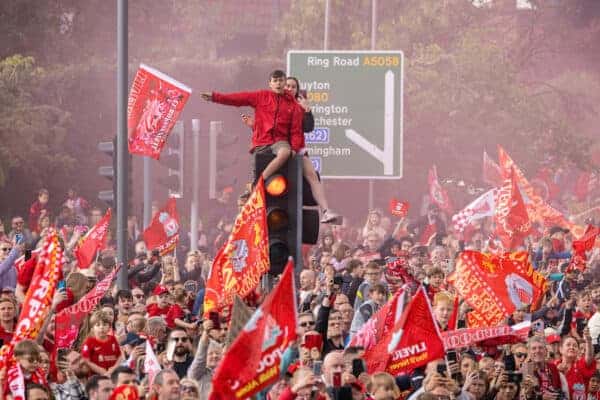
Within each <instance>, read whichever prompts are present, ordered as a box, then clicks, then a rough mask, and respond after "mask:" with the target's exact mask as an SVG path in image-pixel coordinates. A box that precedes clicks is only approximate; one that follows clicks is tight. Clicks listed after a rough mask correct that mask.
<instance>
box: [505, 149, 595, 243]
mask: <svg viewBox="0 0 600 400" xmlns="http://www.w3.org/2000/svg"><path fill="white" fill-rule="evenodd" d="M498 160H499V162H500V168H501V171H502V176H503V177H504V179H507V178H509V177H510V176H511V174H512V172H511V168H514V170H515V174H516V178H517V182H518V184H519V187H520V188H521V190H522V191H523V193H524V195H525V196H526V199H525V202H526V206H527V213H528V214H529V218H530V219H531V220H532V221H540V222H542V223H543V224H544V225H545V226H548V227H549V226H554V225H558V226H562V227H566V228H569V229H570V230H571V232H573V234H574V235H575V236H576V237H580V236H582V235H583V232H584V229H583V227H582V226H579V225H575V224H573V223H572V222H570V221H569V220H568V219H566V218H565V216H564V215H563V214H562V213H561V212H560V211H557V210H556V209H554V208H552V207H551V206H550V205H549V204H547V203H546V202H545V201H544V200H543V199H542V198H541V197H540V196H539V195H538V194H537V193H535V190H534V188H533V185H531V183H529V181H528V180H527V178H525V174H523V171H521V169H520V168H519V166H518V165H516V164H515V162H514V161H513V160H512V158H510V156H509V155H508V153H507V152H506V151H505V150H504V149H503V148H502V146H500V145H498Z"/></svg>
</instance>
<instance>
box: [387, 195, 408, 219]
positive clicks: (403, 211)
mask: <svg viewBox="0 0 600 400" xmlns="http://www.w3.org/2000/svg"><path fill="white" fill-rule="evenodd" d="M409 207H410V204H409V203H408V201H399V200H398V199H396V198H393V199H392V200H390V213H391V214H392V215H394V216H396V217H400V218H404V217H406V216H407V215H408V208H409Z"/></svg>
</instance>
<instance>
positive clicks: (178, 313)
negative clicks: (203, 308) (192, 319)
mask: <svg viewBox="0 0 600 400" xmlns="http://www.w3.org/2000/svg"><path fill="white" fill-rule="evenodd" d="M184 317H185V312H184V311H183V308H181V306H180V305H179V304H173V305H172V306H171V307H169V311H168V312H167V316H166V317H165V321H166V322H167V326H168V327H169V329H173V328H175V318H177V319H181V320H182V319H183V318H184Z"/></svg>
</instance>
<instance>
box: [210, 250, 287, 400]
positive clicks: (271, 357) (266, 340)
mask: <svg viewBox="0 0 600 400" xmlns="http://www.w3.org/2000/svg"><path fill="white" fill-rule="evenodd" d="M295 288H296V286H295V284H294V264H293V262H292V261H291V259H290V261H289V262H288V264H287V266H286V267H285V270H284V271H283V274H282V275H281V280H280V281H279V284H278V285H277V287H276V288H275V289H274V290H273V291H272V292H271V293H270V294H269V295H268V296H267V298H266V299H265V301H264V302H263V304H262V305H261V306H260V307H259V308H258V310H256V312H255V313H254V314H253V315H252V317H251V318H250V320H249V321H248V322H247V323H246V325H245V326H244V329H243V330H242V332H241V333H240V334H239V335H238V337H237V338H236V339H235V341H234V342H233V344H232V345H231V347H230V348H229V350H228V351H227V353H226V354H225V356H224V357H223V359H222V360H221V362H220V364H219V366H218V367H217V370H216V371H215V374H214V376H213V392H212V393H211V395H210V398H212V399H216V398H224V399H246V398H250V397H252V396H253V395H254V394H256V393H258V392H260V391H261V390H262V389H264V388H265V387H267V386H269V385H271V384H272V383H273V382H275V381H277V380H279V376H280V372H281V371H280V368H281V358H282V356H283V353H284V352H285V350H286V349H287V348H288V347H289V346H290V345H291V344H292V342H293V341H294V340H296V326H297V315H296V310H297V307H296V290H295Z"/></svg>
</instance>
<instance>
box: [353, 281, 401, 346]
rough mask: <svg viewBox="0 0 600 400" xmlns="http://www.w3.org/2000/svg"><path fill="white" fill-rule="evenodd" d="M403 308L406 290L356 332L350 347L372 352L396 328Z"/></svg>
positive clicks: (397, 294) (396, 295)
mask: <svg viewBox="0 0 600 400" xmlns="http://www.w3.org/2000/svg"><path fill="white" fill-rule="evenodd" d="M403 306H404V290H402V289H400V290H398V291H397V292H396V294H394V296H393V297H392V298H391V299H390V300H389V301H388V302H387V303H385V304H384V306H383V307H381V308H380V309H379V311H377V312H376V313H375V315H373V316H372V317H371V318H369V320H368V321H367V322H366V323H365V324H364V325H363V326H362V327H361V328H360V330H359V331H358V332H356V334H355V335H354V336H353V337H352V340H350V344H349V346H361V347H363V348H364V349H365V350H370V349H371V348H372V347H373V346H375V345H376V344H377V343H378V342H379V341H381V340H382V338H383V337H385V336H386V335H387V334H388V333H389V332H390V331H391V330H392V329H393V328H394V326H395V325H396V322H398V320H400V317H401V316H402V308H403Z"/></svg>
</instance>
